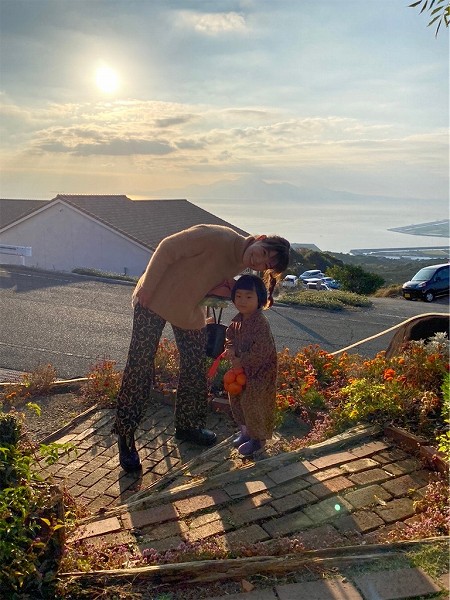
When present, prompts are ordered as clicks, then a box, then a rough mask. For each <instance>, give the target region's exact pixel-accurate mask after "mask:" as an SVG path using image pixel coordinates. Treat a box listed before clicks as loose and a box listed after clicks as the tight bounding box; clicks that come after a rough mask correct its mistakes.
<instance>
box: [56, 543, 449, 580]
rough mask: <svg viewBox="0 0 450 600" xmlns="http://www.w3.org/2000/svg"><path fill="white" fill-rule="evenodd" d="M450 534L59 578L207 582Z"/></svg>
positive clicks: (337, 561)
mask: <svg viewBox="0 0 450 600" xmlns="http://www.w3.org/2000/svg"><path fill="white" fill-rule="evenodd" d="M449 539H450V538H449V537H448V536H445V537H433V538H426V539H423V540H413V541H405V542H394V543H392V544H370V545H367V546H344V547H341V548H325V549H322V550H306V551H305V552H303V553H301V554H287V555H284V556H250V557H245V558H229V559H219V560H202V561H190V562H185V563H174V564H166V565H151V566H148V567H137V568H135V569H112V570H99V571H90V572H88V573H86V572H79V571H76V572H70V573H60V574H59V577H63V578H72V579H83V580H86V581H90V582H94V581H102V582H105V581H106V580H114V579H116V580H117V579H120V580H123V579H129V580H130V581H136V580H138V579H145V580H147V581H149V580H150V581H153V582H155V583H158V584H163V583H179V582H187V581H188V582H189V583H190V584H191V583H203V582H211V581H219V580H221V579H235V578H242V577H248V576H250V575H255V574H257V573H288V572H292V571H296V570H298V569H300V568H302V567H305V566H310V565H315V566H319V567H320V566H321V567H331V566H338V565H342V564H343V563H346V564H351V563H353V562H357V563H361V561H369V560H379V559H382V558H384V557H386V556H389V557H393V556H395V555H397V554H400V553H402V552H404V551H405V550H408V549H413V548H414V547H415V546H419V545H422V544H426V545H428V544H436V543H437V542H440V541H441V542H445V541H446V542H447V543H448V541H449Z"/></svg>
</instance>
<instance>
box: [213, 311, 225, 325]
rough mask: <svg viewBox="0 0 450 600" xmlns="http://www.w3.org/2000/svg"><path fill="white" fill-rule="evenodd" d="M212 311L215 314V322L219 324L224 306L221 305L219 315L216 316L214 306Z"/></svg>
mask: <svg viewBox="0 0 450 600" xmlns="http://www.w3.org/2000/svg"><path fill="white" fill-rule="evenodd" d="M212 311H213V315H214V323H217V324H219V323H220V320H221V318H222V311H223V307H221V308H220V310H219V317H217V316H216V309H215V308H214V307H213V308H212Z"/></svg>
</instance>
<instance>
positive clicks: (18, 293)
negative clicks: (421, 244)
mask: <svg viewBox="0 0 450 600" xmlns="http://www.w3.org/2000/svg"><path fill="white" fill-rule="evenodd" d="M131 292H132V287H131V286H130V285H129V284H125V283H120V282H116V281H108V280H98V279H94V278H88V277H83V276H79V275H72V274H65V273H64V274H63V273H49V272H44V271H36V270H31V269H25V268H21V267H9V266H7V267H6V266H3V267H0V295H1V303H0V307H1V308H0V310H1V325H2V326H1V332H0V369H12V370H17V371H32V370H33V369H34V368H36V367H37V366H38V365H43V364H47V363H51V364H52V365H53V366H54V367H55V368H56V371H57V375H58V377H61V378H72V377H79V376H84V375H86V374H87V372H88V371H89V368H90V367H91V366H92V365H93V364H94V363H95V362H96V361H97V360H98V359H100V358H103V357H107V358H111V359H114V360H115V361H116V362H117V366H118V368H123V366H124V364H125V360H126V355H127V351H128V344H129V341H130V335H131V327H132V310H131V304H130V298H131ZM234 312H235V311H234V308H233V307H232V306H230V308H227V309H226V311H224V319H223V321H224V322H225V323H228V322H229V319H230V317H231V316H232V315H233V314H234ZM427 312H439V313H443V314H448V298H444V299H441V300H438V301H437V302H434V303H433V304H426V303H423V302H408V301H406V300H403V299H388V298H380V299H374V306H373V307H372V308H369V309H350V310H345V311H341V312H334V311H327V310H321V309H311V308H292V307H288V306H282V305H280V304H277V303H276V304H275V306H274V307H273V308H272V309H271V310H269V311H267V312H266V315H267V317H268V319H269V321H270V324H271V327H272V331H273V334H274V337H275V340H276V344H277V348H278V350H281V349H283V348H289V349H290V351H291V352H292V353H295V352H296V351H298V350H299V349H301V348H303V347H304V346H307V345H309V344H318V345H319V346H320V347H321V348H323V349H324V350H327V351H329V352H333V351H335V350H340V349H342V348H344V347H347V346H349V345H351V344H353V343H355V342H358V341H360V340H363V339H365V338H368V337H370V336H372V335H375V334H377V333H379V332H382V331H384V330H386V329H388V328H390V327H392V326H394V325H397V324H399V323H401V322H402V321H404V320H405V319H408V318H409V317H412V316H415V315H419V314H422V313H427ZM164 334H165V335H166V336H167V337H169V338H172V333H171V329H170V327H166V329H165V332H164ZM392 335H393V333H390V334H385V335H383V336H382V337H380V338H377V339H375V340H373V341H371V342H367V343H365V344H364V345H362V346H360V347H358V348H355V349H354V350H352V351H354V352H359V353H360V354H363V355H365V356H374V355H375V354H376V353H377V352H379V351H380V350H383V349H385V348H386V347H387V345H388V343H389V341H390V339H391V338H392Z"/></svg>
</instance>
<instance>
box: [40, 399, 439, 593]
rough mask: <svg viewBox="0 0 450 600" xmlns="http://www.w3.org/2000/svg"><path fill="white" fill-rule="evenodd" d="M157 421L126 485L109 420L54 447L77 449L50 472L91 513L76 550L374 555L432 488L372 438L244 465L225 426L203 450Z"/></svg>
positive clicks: (166, 418) (339, 586)
mask: <svg viewBox="0 0 450 600" xmlns="http://www.w3.org/2000/svg"><path fill="white" fill-rule="evenodd" d="M153 411H154V412H153V413H152V414H147V416H146V417H145V419H144V421H143V423H142V426H141V428H140V429H139V433H138V437H137V445H138V448H139V452H140V456H141V459H142V462H143V466H144V470H143V472H142V473H141V474H140V475H130V474H126V473H124V472H123V471H122V470H121V468H120V466H119V464H118V456H117V445H116V438H115V436H112V435H110V429H111V423H112V419H113V417H114V413H113V411H111V410H108V409H103V410H91V411H88V412H87V413H86V414H85V415H83V416H82V417H80V418H79V419H77V420H76V421H75V422H74V423H73V424H72V425H69V426H67V427H66V428H64V430H63V431H61V432H59V433H57V434H55V435H53V436H52V438H53V440H54V441H58V442H70V443H72V444H74V445H75V446H76V448H77V456H76V457H74V456H71V457H69V458H68V457H67V456H62V457H61V458H60V460H59V461H58V462H57V463H56V464H55V465H54V466H52V467H51V468H50V471H51V472H52V474H53V476H54V478H55V480H56V481H57V482H59V483H61V484H64V485H66V487H67V488H68V490H69V491H70V493H71V494H72V495H73V496H75V497H76V498H77V500H78V501H80V502H82V503H84V504H86V505H87V507H88V508H89V509H90V510H91V511H92V513H94V514H93V516H92V517H90V518H88V519H86V520H85V521H84V522H83V524H82V525H80V527H79V528H78V529H77V530H76V532H75V534H74V537H75V538H76V539H78V540H82V541H83V542H82V543H89V544H93V545H94V546H96V547H98V546H102V545H107V546H109V547H115V546H119V545H122V544H126V543H130V544H133V546H134V547H135V548H136V549H137V552H141V553H142V552H144V551H145V550H147V549H149V548H154V549H156V550H158V551H164V550H168V549H169V548H173V547H174V546H177V545H179V544H180V543H181V542H182V541H191V542H195V541H197V540H204V539H207V538H210V537H213V536H214V539H216V540H217V541H219V543H221V544H222V545H223V546H224V547H226V548H228V549H233V548H236V547H237V545H238V544H239V543H240V542H246V543H254V542H268V541H270V540H273V539H276V538H278V537H280V536H295V537H297V538H298V539H300V540H301V541H302V542H303V544H304V546H305V548H306V549H312V550H314V549H321V548H326V547H332V546H339V547H340V546H345V545H347V546H349V545H356V544H361V543H363V544H364V543H366V544H371V543H374V542H377V541H378V540H379V538H380V536H381V535H382V534H383V533H386V532H388V531H389V530H390V529H391V528H392V526H394V525H395V524H398V523H399V522H401V523H408V521H409V519H412V518H413V515H414V508H413V501H414V498H417V497H420V495H421V494H422V493H423V490H424V488H425V486H426V484H427V483H428V481H429V480H430V478H433V477H434V476H435V475H434V474H433V473H432V472H430V471H427V470H425V469H424V468H423V466H422V464H421V463H420V462H419V461H418V460H417V459H416V458H414V457H413V456H411V455H408V454H406V453H405V452H404V451H403V450H401V449H399V448H398V447H395V446H394V445H393V443H392V442H389V441H388V440H386V439H383V438H382V436H381V433H380V432H379V431H378V430H377V429H376V428H373V427H372V428H355V429H354V430H353V431H351V432H347V433H346V434H344V435H341V436H337V437H336V438H333V439H332V440H329V441H327V442H325V443H322V444H318V445H316V446H314V447H310V448H307V449H304V450H302V451H295V452H290V453H285V454H279V455H276V456H272V457H267V456H265V455H264V454H261V455H260V456H259V457H257V459H256V460H255V461H245V462H244V461H243V460H241V459H239V458H238V455H237V451H236V450H234V449H232V447H231V438H230V435H231V434H232V433H233V432H234V427H233V425H232V423H231V421H230V419H229V418H228V417H227V416H226V415H224V414H221V413H215V414H211V415H210V416H209V423H208V426H209V427H211V428H213V429H214V430H215V431H217V432H218V437H219V444H218V445H217V446H215V447H213V448H211V449H208V450H202V449H199V448H198V447H196V446H193V445H191V444H187V443H185V442H183V443H179V442H177V441H176V440H175V439H174V437H173V414H172V407H171V406H166V405H163V404H161V405H158V406H156V407H154V409H153ZM389 578H391V579H389ZM389 582H390V583H389ZM440 589H442V582H441V587H440V585H439V584H437V583H435V582H433V581H432V580H431V579H430V578H429V577H428V576H427V575H426V574H425V573H423V572H421V571H420V570H419V569H410V570H409V571H404V572H402V573H396V572H395V571H392V572H389V574H384V575H383V576H381V575H380V574H379V573H367V574H365V575H360V576H359V577H355V578H354V580H352V581H350V580H343V579H342V578H336V579H329V580H319V581H312V582H307V583H305V582H301V583H292V584H286V585H279V586H275V587H273V588H270V589H269V588H268V589H265V590H263V591H262V590H261V589H259V590H254V591H252V592H247V593H245V594H238V595H234V596H227V598H228V599H229V600H233V599H235V600H237V599H241V598H242V599H244V598H245V599H247V600H266V599H267V600H276V599H277V600H291V599H292V600H294V599H296V600H297V599H301V598H305V600H306V599H308V600H314V599H315V598H317V599H318V600H327V599H328V598H330V599H335V600H344V599H345V600H353V599H364V600H372V599H375V598H377V599H378V600H387V599H388V598H410V597H413V596H418V595H421V596H424V597H426V596H427V595H430V594H434V593H436V592H437V591H439V590H440ZM413 592H414V593H413Z"/></svg>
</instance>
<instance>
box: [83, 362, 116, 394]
mask: <svg viewBox="0 0 450 600" xmlns="http://www.w3.org/2000/svg"><path fill="white" fill-rule="evenodd" d="M115 367H116V363H115V361H114V360H109V359H106V358H105V359H103V360H100V361H98V362H97V363H95V364H94V365H93V366H92V367H91V369H90V371H89V373H88V375H87V382H86V383H85V384H84V386H83V389H82V390H81V396H82V397H84V398H89V399H91V400H94V401H95V402H96V403H97V404H99V405H100V406H111V405H112V404H114V402H115V400H116V397H117V394H118V392H119V389H120V384H121V381H122V373H121V372H119V371H116V368H115Z"/></svg>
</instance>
